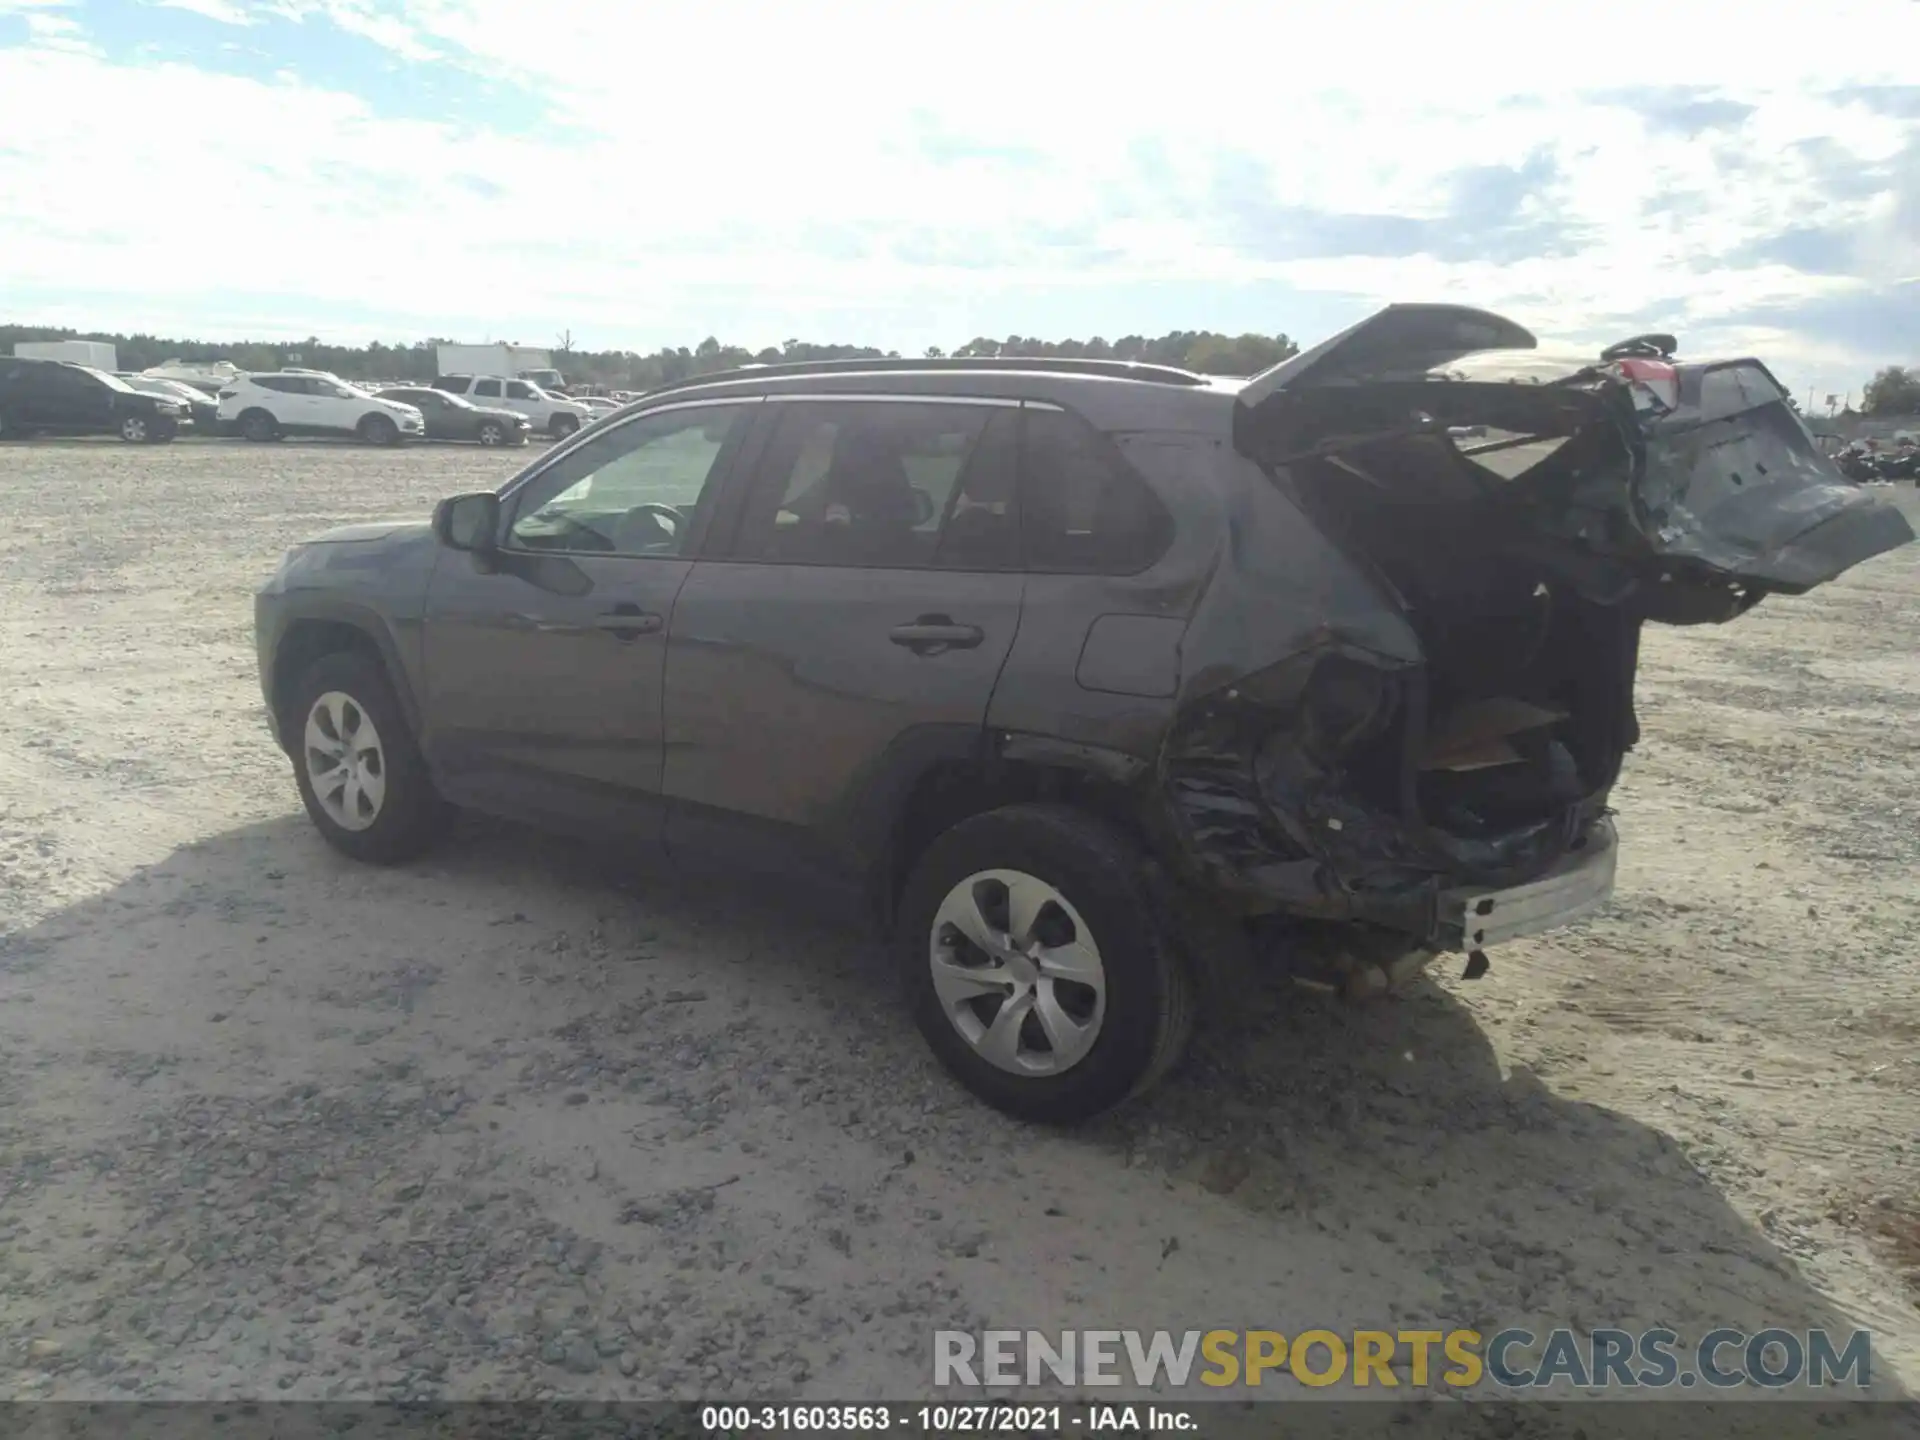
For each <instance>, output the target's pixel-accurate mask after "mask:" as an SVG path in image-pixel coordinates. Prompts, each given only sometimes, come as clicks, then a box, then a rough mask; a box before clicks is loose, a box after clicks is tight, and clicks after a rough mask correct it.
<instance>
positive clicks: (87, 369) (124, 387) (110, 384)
mask: <svg viewBox="0 0 1920 1440" xmlns="http://www.w3.org/2000/svg"><path fill="white" fill-rule="evenodd" d="M73 368H74V369H75V370H78V371H79V372H80V373H81V374H82V375H91V376H92V377H93V378H94V379H96V380H98V381H99V382H100V383H101V384H102V385H104V386H106V387H107V388H108V389H109V390H118V391H120V392H122V393H123V394H127V395H132V394H134V393H135V391H134V388H133V387H132V386H131V385H129V384H127V382H126V381H124V380H122V379H121V378H120V377H119V376H118V375H110V374H108V373H107V372H106V371H105V370H96V369H94V368H93V366H91V365H75V366H73Z"/></svg>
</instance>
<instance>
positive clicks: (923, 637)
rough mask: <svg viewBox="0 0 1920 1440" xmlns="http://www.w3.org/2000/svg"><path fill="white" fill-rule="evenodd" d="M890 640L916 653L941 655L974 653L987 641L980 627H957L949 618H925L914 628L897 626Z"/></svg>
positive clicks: (889, 633) (911, 626)
mask: <svg viewBox="0 0 1920 1440" xmlns="http://www.w3.org/2000/svg"><path fill="white" fill-rule="evenodd" d="M887 638H888V639H889V640H891V641H893V643H894V644H896V645H904V646H906V647H907V648H908V649H909V650H912V651H914V652H915V653H917V654H920V655H938V654H940V653H941V652H942V651H944V650H971V649H973V647H974V646H976V645H978V644H979V643H980V642H981V641H982V640H985V639H986V638H987V632H986V631H984V630H982V629H981V628H980V627H979V626H978V625H956V624H955V623H954V622H953V619H952V618H951V617H950V616H946V615H922V616H921V617H920V618H919V619H918V620H915V621H914V622H913V623H912V624H911V625H896V626H894V627H893V629H891V630H889V631H888V632H887Z"/></svg>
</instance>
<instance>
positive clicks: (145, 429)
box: [120, 415, 157, 445]
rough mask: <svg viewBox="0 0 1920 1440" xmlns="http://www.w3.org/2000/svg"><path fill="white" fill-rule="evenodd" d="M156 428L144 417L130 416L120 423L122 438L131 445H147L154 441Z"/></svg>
mask: <svg viewBox="0 0 1920 1440" xmlns="http://www.w3.org/2000/svg"><path fill="white" fill-rule="evenodd" d="M156 428H157V427H156V426H155V425H154V423H153V422H152V421H150V420H148V419H147V417H146V416H144V415H128V416H125V417H123V418H122V419H121V421H120V438H121V439H122V440H124V441H126V442H127V443H128V444H129V445H145V444H147V443H148V442H150V441H151V440H153V439H154V431H155V429H156Z"/></svg>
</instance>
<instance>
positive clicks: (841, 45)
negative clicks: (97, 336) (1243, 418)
mask: <svg viewBox="0 0 1920 1440" xmlns="http://www.w3.org/2000/svg"><path fill="white" fill-rule="evenodd" d="M1916 73H1920V5H1916V4H1914V3H1911V0H1829V3H1827V4H1825V5H1823V6H1816V7H1804V6H1801V7H1791V8H1790V7H1788V6H1785V5H1778V6H1775V5H1772V4H1769V3H1767V0H1760V3H1757V4H1756V3H1754V0H1745V3H1742V4H1738V5H1735V4H1732V3H1725V0H1689V3H1677V0H1659V3H1640V0H1609V3H1608V4H1606V5H1604V6H1586V7H1568V8H1565V9H1562V8H1561V7H1558V6H1551V5H1542V4H1539V3H1537V0H1529V3H1509V0H1473V3H1472V4H1470V5H1469V4H1456V5H1451V6H1444V7H1434V6H1425V5H1416V4H1413V3H1411V0H1338V3H1335V4H1325V3H1315V4H1311V5H1303V4H1298V3H1294V0H1246V3H1229V0H1183V3H1181V4H1178V5H1166V4H1152V5H1149V4H1136V3H1133V0H1109V3H1106V4H1102V5H1092V4H1077V3H1075V4H1069V3H1058V0H1018V3H1002V0H967V3H965V4H949V3H946V0H890V3H885V4H878V3H876V4H869V3H866V0H809V3H805V4H798V5H795V4H776V3H774V0H758V3H736V0H699V3H697V4H695V3H692V0H686V3H682V4H679V5H663V4H659V3H657V0H656V3H645V0H544V3H536V0H0V319H7V320H13V321H18V322H30V323H45V324H61V325H72V326H75V327H79V328H91V327H102V328H106V329H111V330H135V329H142V330H148V331H153V332H159V333H164V334H172V335H183V336H184V335H192V336H209V337H215V336H220V337H238V336H243V335H244V336H251V337H261V338H273V337H290V338H298V337H300V336H304V335H307V334H314V333H317V334H319V335H322V336H324V337H326V338H329V339H340V340H364V339H371V338H376V337H379V338H386V339H413V338H418V337H421V336H426V335H446V336H451V337H453V338H457V339H463V340H482V339H489V338H496V339H517V340H521V341H524V342H526V343H530V344H538V343H549V342H551V340H552V338H553V337H554V336H555V335H556V334H557V333H558V332H559V331H561V330H562V329H568V330H571V332H572V334H573V336H574V339H575V342H576V344H579V345H581V346H584V347H590V348H601V347H634V348H640V349H649V348H655V347H658V346H660V345H665V344H693V343H697V342H698V341H699V340H700V339H701V338H702V337H704V336H706V335H708V334H717V335H719V336H720V337H721V338H723V339H727V340H732V341H737V342H740V343H745V344H751V345H756V346H758V345H763V344H769V343H778V342H779V341H781V340H783V339H786V338H788V337H790V336H798V337H804V338H809V339H818V340H828V339H832V340H854V341H864V342H867V343H872V344H879V345H885V346H889V347H897V348H900V349H902V350H913V349H918V348H920V347H923V346H926V345H929V344H939V345H947V346H951V345H954V344H957V343H959V342H962V341H964V340H967V339H969V338H971V337H972V336H974V335H977V334H989V335H996V336H1004V335H1007V334H1012V333H1019V334H1029V335H1039V336H1046V337H1049V338H1057V337H1061V336H1067V335H1073V336H1081V337H1084V336H1087V335H1091V334H1103V335H1106V336H1108V337H1110V338H1111V337H1113V336H1116V335H1120V334H1125V333H1128V332H1144V333H1149V334H1153V333H1160V332H1164V331H1166V330H1170V329H1175V328H1195V329H1200V328H1206V329H1218V330H1229V331H1241V330H1262V331H1269V332H1273V331H1284V332H1286V333H1288V334H1291V335H1293V336H1295V337H1296V338H1298V339H1301V340H1305V341H1311V340H1313V339H1316V338H1319V337H1321V336H1323V335H1325V334H1327V333H1329V332H1330V331H1332V330H1334V329H1337V328H1339V327H1341V326H1343V325H1345V324H1347V323H1350V322H1351V321H1352V320H1354V319H1357V318H1358V317H1360V316H1361V315H1363V314H1365V313H1367V312H1368V311H1369V310H1371V309H1373V308H1374V307H1375V306H1377V305H1378V304H1380V303H1383V302H1384V301H1386V300H1389V299H1447V300H1455V301H1461V302H1465V303H1471V304H1477V305H1483V306H1486V307H1489V308H1492V309H1497V310H1501V311H1504V312H1505V313H1508V314H1510V315H1512V316H1513V317H1514V318H1516V319H1518V320H1520V321H1522V322H1523V323H1525V324H1528V325H1530V326H1532V327H1533V328H1535V329H1536V330H1539V331H1540V332H1542V333H1543V334H1548V335H1552V336H1554V337H1557V338H1565V339H1569V340H1577V341H1581V342H1588V343H1591V342H1604V341H1606V340H1611V339H1618V338H1621V337H1622V336H1624V335H1626V334H1631V333H1636V332H1639V331H1643V330H1649V329H1662V330H1672V331H1674V332H1676V333H1678V334H1679V335H1680V337H1681V339H1682V341H1683V348H1684V350H1685V351H1687V352H1691V353H1694V354H1702V353H1706V352H1708V351H1726V350H1729V349H1737V350H1743V351H1751V352H1754V353H1758V354H1760V355H1762V356H1763V357H1765V358H1766V359H1768V360H1769V361H1770V362H1772V363H1773V364H1775V366H1776V368H1778V369H1779V371H1780V372H1781V374H1782V377H1783V378H1784V379H1786V380H1788V382H1789V383H1790V384H1792V385H1793V386H1794V387H1795V388H1796V390H1797V391H1798V392H1799V393H1800V394H1801V395H1802V396H1803V397H1804V396H1805V395H1806V394H1807V392H1808V390H1809V389H1812V390H1814V391H1816V392H1818V394H1817V399H1824V395H1825V392H1826V391H1828V390H1835V391H1845V390H1848V389H1852V390H1854V391H1855V392H1856V394H1857V392H1858V389H1859V386H1860V385H1861V383H1862V382H1863V381H1864V379H1865V378H1866V376H1867V375H1868V374H1869V373H1870V372H1871V371H1872V369H1873V368H1874V367H1876V366H1878V365H1880V364H1884V363H1887V362H1889V361H1900V362H1916V361H1920V278H1917V277H1920V85H1916V84H1914V83H1912V81H1913V79H1914V77H1915V75H1916Z"/></svg>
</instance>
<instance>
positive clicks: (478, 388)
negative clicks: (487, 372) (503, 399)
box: [473, 380, 500, 400]
mask: <svg viewBox="0 0 1920 1440" xmlns="http://www.w3.org/2000/svg"><path fill="white" fill-rule="evenodd" d="M473 393H474V395H475V396H476V397H478V398H482V399H494V400H498V399H499V398H500V382H499V381H498V380H476V381H474V382H473Z"/></svg>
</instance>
